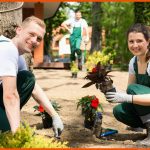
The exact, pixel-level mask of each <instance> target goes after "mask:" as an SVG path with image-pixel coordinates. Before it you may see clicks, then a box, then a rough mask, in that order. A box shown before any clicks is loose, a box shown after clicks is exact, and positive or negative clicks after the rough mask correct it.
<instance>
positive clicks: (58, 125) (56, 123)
mask: <svg viewBox="0 0 150 150" xmlns="http://www.w3.org/2000/svg"><path fill="white" fill-rule="evenodd" d="M52 119H53V130H54V133H55V137H56V138H59V136H60V135H61V133H62V131H63V129H64V125H63V123H62V120H61V119H60V117H59V115H55V116H52Z"/></svg>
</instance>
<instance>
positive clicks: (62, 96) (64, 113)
mask: <svg viewBox="0 0 150 150" xmlns="http://www.w3.org/2000/svg"><path fill="white" fill-rule="evenodd" d="M34 73H35V76H36V78H37V82H38V83H39V85H41V87H42V88H43V89H44V90H45V92H46V94H47V95H48V97H49V98H50V99H52V100H55V101H57V102H58V103H59V104H60V105H61V106H62V108H61V110H60V112H59V113H60V116H61V118H62V120H63V123H64V127H65V128H64V132H63V133H62V136H61V140H62V141H68V142H69V146H70V147H95V148H98V147H99V148H102V147H110V148H111V147H113V148H114V147H122V148H126V147H137V146H136V144H135V141H136V140H137V139H142V138H143V137H144V136H145V134H144V133H145V132H144V133H136V132H132V131H127V130H125V128H126V126H125V125H123V124H122V123H120V122H118V121H116V119H115V118H114V117H113V115H112V108H113V106H114V105H115V104H109V103H108V102H106V100H105V97H104V95H103V94H102V93H101V92H100V91H98V90H97V89H96V88H95V86H94V85H92V86H90V87H89V88H85V89H84V88H81V87H82V86H83V85H84V84H85V83H87V80H84V79H83V78H84V77H85V75H86V72H83V71H80V72H79V73H78V77H77V78H76V79H73V78H71V72H70V71H69V70H54V69H47V70H42V69H35V70H34ZM110 74H111V75H114V77H113V78H112V79H113V80H114V85H115V86H116V87H117V90H119V91H120V90H121V91H122V90H125V89H126V84H127V78H128V73H127V72H118V71H114V72H111V73H110ZM86 95H96V96H97V97H98V98H99V100H100V102H101V103H102V105H103V108H104V114H103V124H102V127H104V128H112V129H117V130H118V134H116V135H112V136H109V137H107V138H103V139H98V138H95V137H94V136H92V132H91V130H88V129H86V128H84V126H83V123H84V117H83V116H82V115H81V110H80V109H78V110H77V109H76V106H77V105H76V103H77V102H78V99H79V98H81V97H83V96H86ZM35 104H36V103H35V101H34V100H33V98H31V99H30V101H29V102H28V103H27V104H26V106H25V107H24V108H23V109H22V112H21V116H22V120H27V122H29V124H30V125H31V126H36V128H37V130H36V133H37V134H42V135H45V136H47V137H53V135H54V134H53V131H52V129H44V128H43V125H42V119H41V117H40V116H36V112H34V109H33V106H34V105H35Z"/></svg>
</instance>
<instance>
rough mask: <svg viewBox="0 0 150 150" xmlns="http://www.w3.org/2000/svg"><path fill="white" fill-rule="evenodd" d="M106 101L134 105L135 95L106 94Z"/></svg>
mask: <svg viewBox="0 0 150 150" xmlns="http://www.w3.org/2000/svg"><path fill="white" fill-rule="evenodd" d="M105 96H106V99H107V101H108V102H110V103H123V102H127V103H132V101H133V100H132V99H133V95H129V94H126V93H117V92H106V94H105Z"/></svg>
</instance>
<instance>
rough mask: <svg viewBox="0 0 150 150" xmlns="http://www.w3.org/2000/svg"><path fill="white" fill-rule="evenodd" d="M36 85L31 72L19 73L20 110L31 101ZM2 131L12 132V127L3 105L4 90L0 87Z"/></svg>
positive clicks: (0, 123)
mask: <svg viewBox="0 0 150 150" xmlns="http://www.w3.org/2000/svg"><path fill="white" fill-rule="evenodd" d="M34 85H35V77H34V75H33V74H32V73H31V72H30V71H19V72H18V74H17V90H18V94H19V96H20V109H21V108H22V107H23V106H24V105H25V104H26V103H27V101H28V100H29V98H30V96H31V94H32V91H33V88H34ZM0 130H1V131H2V132H5V131H8V130H10V125H9V122H8V119H7V116H6V112H5V107H4V103H3V88H2V85H0Z"/></svg>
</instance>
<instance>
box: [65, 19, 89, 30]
mask: <svg viewBox="0 0 150 150" xmlns="http://www.w3.org/2000/svg"><path fill="white" fill-rule="evenodd" d="M64 23H65V24H67V25H70V26H71V30H73V28H74V27H81V32H83V29H84V28H86V29H87V28H88V24H87V22H86V20H85V19H83V18H81V19H79V20H76V19H75V18H70V19H68V20H66V21H65V22H64Z"/></svg>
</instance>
